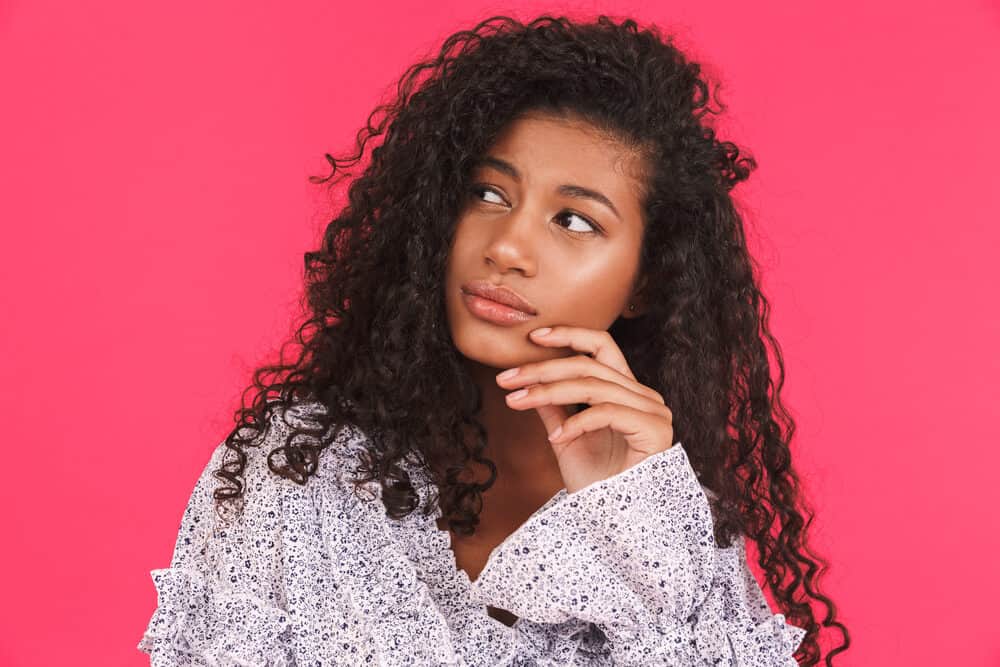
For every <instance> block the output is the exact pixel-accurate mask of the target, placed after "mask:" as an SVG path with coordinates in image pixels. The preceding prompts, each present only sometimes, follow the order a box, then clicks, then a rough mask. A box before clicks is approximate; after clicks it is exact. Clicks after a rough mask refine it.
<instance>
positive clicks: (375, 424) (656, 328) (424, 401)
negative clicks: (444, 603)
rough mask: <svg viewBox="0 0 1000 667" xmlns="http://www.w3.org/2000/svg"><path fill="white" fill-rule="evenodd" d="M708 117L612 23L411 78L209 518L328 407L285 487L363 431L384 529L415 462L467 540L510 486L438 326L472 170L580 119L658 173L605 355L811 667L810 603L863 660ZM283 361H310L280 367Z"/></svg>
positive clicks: (484, 36)
mask: <svg viewBox="0 0 1000 667" xmlns="http://www.w3.org/2000/svg"><path fill="white" fill-rule="evenodd" d="M425 75H426V76H425ZM711 98H712V96H711V95H710V90H709V85H708V83H706V81H705V80H704V79H703V77H702V76H701V67H700V66H699V65H698V64H697V63H695V62H691V61H690V60H688V59H687V58H686V57H685V55H684V54H683V53H682V51H681V50H680V49H679V48H678V47H676V46H675V44H674V40H673V38H671V37H668V38H663V37H661V35H660V31H659V30H658V28H656V27H655V26H653V27H650V28H645V29H642V30H639V29H638V27H637V24H636V22H635V21H633V20H624V21H622V22H621V23H615V22H614V21H613V20H612V19H610V18H609V17H607V16H603V15H602V16H600V17H599V18H598V19H597V20H596V21H595V22H593V23H587V24H582V23H577V22H573V21H571V20H569V19H567V18H565V17H552V16H549V15H542V16H540V17H538V18H536V19H535V20H532V21H531V22H529V23H527V24H523V23H521V22H519V21H517V20H515V19H512V18H509V17H505V16H495V17H491V18H489V19H486V20H484V21H482V22H480V23H479V24H478V25H476V26H475V27H474V28H472V29H471V30H468V31H460V32H457V33H455V34H454V35H452V36H450V37H448V38H447V39H446V40H445V41H444V43H443V45H442V46H441V48H440V51H439V53H438V54H437V55H436V56H435V57H432V58H429V59H427V60H425V61H422V62H418V63H416V64H414V65H412V66H411V67H410V68H409V69H408V70H407V71H406V72H405V73H404V75H403V76H402V77H401V79H400V81H399V83H398V86H397V95H396V98H395V99H394V100H393V101H391V102H389V103H386V104H381V105H379V106H377V107H376V109H375V110H374V111H373V112H372V114H371V115H370V116H369V118H368V121H367V123H366V127H365V128H364V129H363V130H361V131H360V132H359V133H358V135H357V137H356V145H355V149H356V152H355V154H354V155H349V156H344V157H341V158H335V157H333V156H331V155H329V154H326V159H327V161H328V162H329V163H330V165H331V166H332V171H331V173H330V174H329V175H328V176H326V177H323V178H318V177H312V178H311V179H310V180H311V181H312V182H313V183H318V184H319V183H327V184H328V187H329V188H330V189H332V188H333V187H334V186H335V185H336V184H337V183H339V182H340V181H341V180H343V179H344V178H346V177H348V176H351V175H352V174H351V173H350V172H348V171H346V169H347V168H348V167H352V166H354V165H356V164H358V163H359V162H360V161H361V159H362V157H363V156H364V155H365V150H366V146H368V142H369V140H371V139H373V138H376V137H380V136H381V137H382V141H381V143H380V144H379V145H377V146H376V147H373V148H371V150H370V162H369V164H368V165H367V166H366V167H365V168H364V170H363V171H362V173H361V174H360V175H358V176H357V177H356V178H354V179H352V180H351V181H350V184H349V187H348V190H347V202H346V204H345V205H344V206H343V207H342V208H341V210H340V211H339V213H338V214H337V215H336V217H335V218H334V219H333V220H332V221H331V222H329V224H328V225H327V227H326V229H325V231H324V233H323V237H322V240H321V245H320V247H319V249H318V250H315V251H310V252H306V253H305V291H304V294H303V301H302V307H303V310H304V311H305V312H306V314H305V315H304V317H303V321H302V322H301V324H300V325H299V326H298V328H297V330H296V333H295V340H294V341H287V342H286V343H285V345H283V346H282V347H281V350H280V353H279V360H278V362H277V363H276V364H273V365H265V366H262V367H260V368H258V369H257V370H256V371H255V372H254V373H253V382H252V386H251V387H247V389H246V390H245V391H244V392H243V395H242V399H241V407H240V408H239V409H238V410H237V411H236V413H235V415H234V417H235V419H236V422H237V425H236V427H235V428H234V429H233V431H232V432H231V433H230V434H229V436H227V438H226V443H225V444H226V446H227V448H228V449H229V450H230V451H227V452H226V454H227V457H226V458H227V459H229V460H227V461H226V462H224V463H223V464H222V467H221V469H220V470H218V471H216V473H215V474H216V475H217V476H218V477H219V478H221V479H223V480H227V481H228V482H230V483H231V484H232V485H233V486H231V487H225V486H224V487H221V488H217V489H216V490H215V498H216V500H218V501H220V504H221V503H222V502H223V501H238V502H236V505H238V506H242V502H241V501H240V500H239V499H240V497H241V496H242V493H243V482H242V480H241V475H242V473H243V470H244V466H245V464H246V460H247V459H246V453H245V451H244V449H243V448H244V447H246V446H255V442H254V441H253V440H252V439H251V438H250V437H248V436H245V435H244V434H243V433H244V429H245V428H247V427H249V428H250V430H251V432H256V433H259V432H260V427H261V426H262V425H263V424H264V423H265V421H266V419H267V417H266V416H265V415H266V413H268V411H269V410H270V408H271V407H272V403H275V402H276V403H278V404H281V405H291V404H293V403H296V402H298V401H300V400H306V401H320V402H321V403H322V404H323V406H324V407H325V408H326V411H325V414H322V415H318V416H317V418H318V419H319V421H320V424H321V426H320V427H319V428H318V429H316V430H309V429H302V428H296V429H293V432H292V433H291V434H290V435H289V436H288V438H287V439H286V441H285V443H284V444H283V445H282V446H281V447H278V448H277V449H275V450H274V451H272V452H270V453H269V456H268V467H269V468H270V469H271V471H272V472H273V473H274V474H277V475H280V476H282V477H285V478H288V479H291V480H294V481H296V482H297V483H299V484H305V483H306V481H307V479H308V478H309V477H310V476H311V475H312V474H313V473H314V472H315V471H316V469H317V465H318V461H319V453H320V451H322V450H323V449H324V448H325V447H327V446H329V444H330V441H329V440H324V439H323V438H320V440H319V442H317V440H316V439H315V438H312V437H307V438H301V437H299V436H302V435H303V434H305V435H316V434H319V433H324V432H328V430H327V429H329V427H330V426H331V425H333V424H339V425H343V424H347V423H350V424H354V425H356V426H357V427H359V428H360V429H361V430H362V431H363V432H365V433H366V434H368V435H369V436H370V441H369V442H368V445H367V446H368V447H369V448H370V449H369V450H368V451H366V452H364V453H363V454H362V455H361V456H360V459H361V463H362V465H361V466H360V468H359V470H360V471H361V473H362V475H361V478H360V479H359V483H361V482H370V481H372V480H377V482H378V484H379V485H380V486H381V488H382V502H383V503H384V504H385V507H386V511H387V513H388V514H389V515H390V516H392V517H394V518H400V517H402V516H405V515H407V514H409V513H410V512H412V511H414V510H415V509H416V508H417V505H418V504H419V498H418V495H417V493H416V491H415V489H414V487H413V485H412V484H411V480H410V479H409V477H408V475H407V473H406V471H405V470H404V469H403V468H402V467H401V465H400V464H401V462H402V461H403V460H404V459H405V458H407V457H416V460H417V461H419V462H420V463H422V464H423V465H425V466H426V469H427V471H428V472H429V474H431V475H432V479H433V480H434V482H435V483H436V484H437V486H438V488H439V489H440V495H439V497H437V498H434V499H433V501H434V502H436V503H439V505H440V507H441V510H442V512H443V516H444V517H446V518H447V521H448V524H449V526H450V527H451V529H452V530H455V531H456V532H459V533H461V534H471V533H472V532H473V531H474V530H475V527H476V525H477V524H478V520H479V516H478V515H479V511H480V509H481V493H482V492H483V491H485V490H486V489H488V488H490V486H491V485H492V484H493V482H494V481H495V479H496V468H495V466H494V465H493V463H492V462H491V461H489V460H488V459H486V458H485V457H484V456H483V452H484V449H485V447H486V430H485V428H484V427H483V425H482V424H481V423H480V422H479V421H478V420H477V418H476V417H475V416H474V415H475V414H476V413H477V411H478V410H479V407H480V404H481V396H480V394H479V391H478V388H477V386H476V385H475V384H474V383H473V381H472V380H471V378H470V377H469V376H468V375H467V373H466V371H465V370H464V367H463V365H462V363H461V359H460V355H459V353H458V351H457V350H456V348H455V345H454V344H453V343H452V341H451V339H450V335H449V333H448V327H447V326H446V315H445V305H444V304H445V301H444V294H443V292H444V290H443V285H442V280H443V276H444V275H445V265H446V260H447V256H448V252H449V247H450V245H451V239H452V237H453V233H454V225H455V221H456V220H457V217H458V215H459V213H460V210H461V207H462V204H463V201H464V198H465V197H467V192H468V188H469V183H468V182H467V179H468V178H469V174H468V173H467V172H468V171H469V169H468V167H469V165H470V163H471V162H472V161H473V160H474V159H475V158H477V157H478V156H480V155H481V154H483V153H484V152H485V151H486V150H487V149H488V148H489V146H490V145H491V143H492V142H493V140H494V139H495V138H496V137H497V135H498V134H499V132H500V131H501V130H502V129H503V128H504V126H506V125H507V124H508V123H509V122H510V121H511V120H512V119H514V118H515V117H516V116H517V115H518V114H520V113H522V112H524V111H527V110H543V111H547V112H551V113H556V114H562V115H566V114H573V115H574V116H575V117H577V118H581V119H583V120H585V121H587V122H588V123H590V124H592V125H594V126H595V127H597V128H598V129H599V130H602V131H604V132H606V133H608V134H609V135H611V136H614V137H616V138H618V139H619V140H620V141H622V142H623V143H625V144H626V145H628V146H632V147H642V148H643V149H644V150H645V151H646V153H647V154H648V156H649V157H650V159H651V164H652V172H651V173H649V174H647V176H648V184H647V185H648V188H647V190H646V192H645V193H644V194H645V201H644V213H645V220H646V227H645V232H644V238H643V249H642V255H641V266H640V270H641V272H642V275H644V276H645V277H647V278H648V280H647V285H648V287H647V288H646V292H645V293H644V301H645V303H646V304H647V312H646V313H644V314H643V316H641V317H637V318H634V319H624V318H619V320H617V321H616V322H615V323H614V324H613V325H612V326H611V327H610V329H609V333H611V335H612V336H613V337H614V339H615V341H616V342H617V343H618V345H619V346H620V348H621V349H622V351H623V352H624V354H625V356H626V358H627V360H628V363H629V366H630V368H632V369H633V372H634V373H635V375H636V378H637V380H638V381H639V382H641V383H643V384H646V385H648V386H650V387H652V388H654V389H656V390H657V391H658V392H660V393H661V394H662V395H663V397H664V399H665V401H666V403H667V405H669V406H670V408H671V410H672V412H673V414H674V423H673V426H674V432H675V438H676V440H677V441H683V442H684V444H685V450H686V451H687V452H688V456H689V458H690V460H691V464H692V466H693V467H694V469H695V470H696V471H697V472H698V474H699V476H700V480H701V482H702V484H704V485H705V486H706V487H708V488H709V489H711V490H712V491H714V492H715V494H716V495H717V498H715V499H713V500H712V503H713V507H712V509H713V513H714V515H715V532H716V539H717V542H718V543H719V544H720V545H722V546H728V545H730V544H731V539H732V538H733V536H735V535H736V534H740V533H742V534H743V535H746V536H748V537H749V538H751V539H752V540H754V542H755V543H756V545H757V549H758V553H759V558H758V563H759V564H760V566H761V567H762V568H763V570H764V572H765V573H766V580H767V586H768V587H769V588H770V590H771V593H772V595H773V597H774V599H775V600H776V602H777V604H778V605H779V606H780V607H781V610H782V611H783V612H784V613H785V615H786V617H787V619H788V620H789V622H791V623H794V624H796V625H799V626H800V627H803V628H805V629H806V631H807V634H806V636H805V638H804V639H803V642H802V644H801V645H800V647H799V651H798V652H797V653H796V657H797V658H798V659H799V661H800V663H801V664H803V665H815V664H817V663H818V662H819V660H820V659H821V655H820V654H821V651H820V646H819V634H820V630H821V624H820V623H819V622H818V621H817V620H816V618H815V617H814V615H813V609H812V605H811V604H810V602H809V598H812V599H813V600H816V601H818V602H820V603H821V604H822V605H824V606H825V607H826V615H825V618H823V620H822V626H825V627H827V628H838V629H839V631H840V632H841V633H842V636H843V643H842V644H841V645H839V646H838V647H836V648H834V649H832V650H830V651H829V652H828V654H827V656H826V664H827V665H832V657H833V656H834V655H836V654H837V653H840V652H842V651H844V650H846V649H847V647H848V646H849V645H850V638H849V635H848V633H847V629H846V627H845V626H844V625H843V623H841V622H840V621H837V620H834V616H835V613H836V609H835V606H834V604H833V602H832V601H831V600H830V598H828V597H827V596H826V595H824V594H823V593H821V592H820V590H819V586H818V579H819V577H820V575H821V574H822V573H823V572H825V570H826V568H827V567H828V563H827V562H826V561H824V560H822V559H821V558H820V557H819V556H817V555H816V554H815V553H814V552H813V551H812V549H810V548H809V546H808V545H807V541H806V532H807V529H808V528H809V526H810V524H811V522H812V519H813V511H812V510H811V509H810V507H809V505H808V504H807V502H806V500H805V499H804V497H803V492H802V490H801V489H800V482H799V478H798V476H797V474H796V472H795V470H794V469H793V468H792V462H791V451H790V448H789V443H790V441H791V438H792V434H793V433H794V430H795V423H794V421H793V420H792V418H791V416H790V415H789V414H788V413H787V412H786V410H785V409H784V407H783V406H782V403H781V400H780V398H779V391H780V389H781V387H782V385H783V383H784V363H783V361H782V356H781V351H780V348H779V346H778V344H777V341H776V340H775V339H774V337H773V336H772V335H771V333H770V331H769V328H768V312H769V304H768V301H767V299H766V298H765V297H764V295H763V294H762V292H761V290H760V288H759V287H758V285H757V278H756V274H757V272H758V267H757V265H756V262H755V261H754V260H753V259H752V258H751V256H750V254H749V252H748V249H747V246H746V242H745V237H744V230H743V224H742V220H741V217H740V215H739V213H738V211H737V209H736V207H735V205H734V202H733V199H732V197H731V192H730V191H731V190H732V188H733V187H734V186H735V185H736V184H738V183H740V182H741V181H744V180H746V179H747V178H748V176H749V175H750V173H751V171H752V170H753V169H755V168H756V166H757V165H756V162H755V161H754V159H753V157H751V156H749V155H747V154H746V153H745V151H743V152H741V149H740V148H739V147H737V146H736V145H735V144H734V143H732V142H730V141H722V140H720V139H718V138H717V137H716V131H715V130H714V129H713V128H712V126H711V120H712V116H713V115H718V114H720V113H721V112H722V111H723V110H724V108H725V107H724V106H723V105H722V104H721V102H719V100H718V99H717V91H716V99H715V102H716V104H717V105H718V108H712V106H711V104H710V101H711ZM379 114H382V115H381V117H379V118H378V119H377V122H376V117H377V116H379ZM291 343H295V344H297V345H298V346H299V350H298V352H297V355H296V358H295V359H294V361H291V362H289V363H285V351H286V347H287V345H288V344H291ZM768 344H769V345H770V348H771V349H772V350H773V352H774V356H775V359H776V361H777V365H778V371H779V372H778V382H777V386H775V384H774V383H773V381H772V379H771V373H770V370H771V366H770V364H769V361H768ZM251 391H256V393H255V395H254V396H253V399H252V402H251V403H250V405H249V406H248V405H247V394H248V393H249V392H251ZM470 433H471V435H472V436H473V437H472V439H471V442H470V439H469V437H467V436H468V435H469V434H470ZM233 452H235V456H228V455H229V454H232V453H233ZM279 454H280V455H282V458H283V460H282V461H281V462H280V463H278V462H276V457H277V456H278V455H279ZM470 460H474V461H476V462H479V463H481V464H483V465H486V466H487V468H489V469H490V470H491V471H492V474H491V476H490V478H489V479H488V480H487V481H486V482H484V483H476V482H464V481H460V479H459V474H460V473H461V472H462V471H463V470H464V469H465V468H466V465H467V464H468V462H469V461H470ZM431 510H432V508H431V507H430V506H429V505H428V506H425V507H424V508H423V511H424V512H430V511H431Z"/></svg>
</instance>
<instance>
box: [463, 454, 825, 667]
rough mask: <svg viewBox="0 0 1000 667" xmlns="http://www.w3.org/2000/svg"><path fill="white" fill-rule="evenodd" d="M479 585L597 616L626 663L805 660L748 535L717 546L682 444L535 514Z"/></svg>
mask: <svg viewBox="0 0 1000 667" xmlns="http://www.w3.org/2000/svg"><path fill="white" fill-rule="evenodd" d="M473 591H474V595H475V596H476V597H477V598H478V599H479V600H480V601H482V602H483V603H485V604H491V605H494V606H498V607H500V608H502V609H506V610H508V611H510V612H512V613H514V614H516V615H517V616H519V617H521V618H524V619H528V620H529V621H532V622H542V623H562V622H564V621H566V620H567V619H570V618H577V619H581V620H584V621H588V622H590V623H593V624H595V625H596V626H597V627H598V628H599V629H600V630H601V632H602V633H603V635H604V636H605V638H606V649H607V650H608V652H609V654H610V657H611V659H612V662H613V664H616V665H618V664H621V665H648V664H666V665H685V666H687V665H692V666H693V665H735V666H737V667H774V666H779V665H780V666H782V667H785V666H787V667H794V666H795V665H796V664H797V663H796V661H795V659H794V658H792V654H793V653H794V651H795V650H796V649H797V648H798V646H799V644H800V642H801V639H802V637H803V636H804V635H805V630H804V629H802V628H798V627H796V626H793V625H789V624H787V623H785V617H784V615H782V614H772V613H771V610H770V609H769V607H768V605H767V602H766V601H765V599H764V597H763V593H762V591H761V589H760V588H759V586H758V585H757V583H756V581H755V579H754V577H753V575H752V573H751V572H750V571H749V569H748V567H747V563H746V556H745V550H744V541H743V540H742V538H740V539H738V540H736V541H735V542H734V543H733V545H731V546H730V547H729V548H727V549H720V548H718V547H717V545H716V542H715V537H714V532H713V521H712V515H711V510H710V507H709V503H708V498H707V496H706V495H705V490H704V488H703V487H702V486H701V484H700V483H699V482H698V479H697V476H696V474H695V472H694V470H693V469H692V468H691V465H690V463H689V460H688V458H687V453H686V452H685V450H684V447H683V445H682V443H676V444H675V445H674V446H672V447H671V448H669V449H667V450H665V451H663V452H659V453H658V454H655V455H653V456H650V457H647V458H646V459H644V460H643V461H641V462H639V463H638V464H636V465H634V466H632V467H631V468H629V469H628V470H625V471H623V472H621V473H619V474H617V475H614V476H612V477H609V478H608V479H605V480H600V481H598V482H595V483H593V484H591V485H589V486H587V487H585V488H583V489H580V490H579V491H576V492H574V493H571V494H568V495H567V496H566V498H564V499H563V500H562V501H561V502H558V503H555V504H553V505H551V506H550V507H549V508H548V509H545V510H544V511H542V512H538V513H536V514H534V515H532V516H531V518H530V519H528V521H526V522H525V523H524V524H523V525H521V526H520V527H519V528H518V529H517V530H516V531H515V532H514V533H513V534H511V535H510V536H509V537H508V538H507V539H506V540H504V542H502V543H501V544H500V545H499V546H498V547H497V548H496V549H495V550H494V551H493V553H491V554H490V558H489V560H488V561H487V564H486V567H485V568H484V569H483V571H482V572H481V573H480V575H479V577H478V578H477V579H476V581H475V582H474V588H473Z"/></svg>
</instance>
